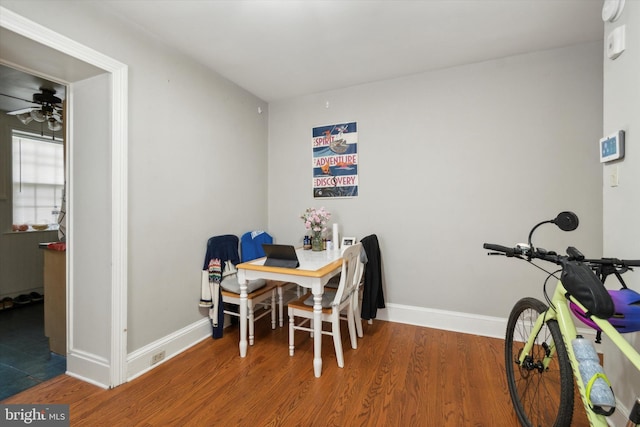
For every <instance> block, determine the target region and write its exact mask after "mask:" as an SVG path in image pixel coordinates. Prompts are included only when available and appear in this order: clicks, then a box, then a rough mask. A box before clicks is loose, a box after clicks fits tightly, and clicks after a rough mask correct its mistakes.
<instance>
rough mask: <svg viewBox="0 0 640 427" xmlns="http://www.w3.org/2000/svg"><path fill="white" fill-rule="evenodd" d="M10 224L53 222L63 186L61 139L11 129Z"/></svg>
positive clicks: (55, 218)
mask: <svg viewBox="0 0 640 427" xmlns="http://www.w3.org/2000/svg"><path fill="white" fill-rule="evenodd" d="M12 145H13V154H12V166H13V169H12V170H13V224H56V225H57V217H58V210H59V209H60V203H61V200H62V191H63V187H64V159H63V156H64V151H63V145H62V140H60V139H54V140H52V139H50V138H42V137H40V136H38V135H35V134H30V133H26V132H20V131H13V138H12Z"/></svg>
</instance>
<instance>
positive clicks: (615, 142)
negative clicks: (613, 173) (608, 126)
mask: <svg viewBox="0 0 640 427" xmlns="http://www.w3.org/2000/svg"><path fill="white" fill-rule="evenodd" d="M623 157H624V131H623V130H619V131H618V132H616V133H614V134H612V135H609V136H605V137H604V138H602V139H601V140H600V163H606V162H610V161H612V160H618V159H621V158H623Z"/></svg>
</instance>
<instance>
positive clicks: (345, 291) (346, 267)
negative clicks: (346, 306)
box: [332, 243, 362, 307]
mask: <svg viewBox="0 0 640 427" xmlns="http://www.w3.org/2000/svg"><path fill="white" fill-rule="evenodd" d="M361 250H362V245H361V244H360V243H358V244H355V245H352V246H350V247H348V248H347V249H345V251H344V253H343V254H342V259H343V262H342V272H341V274H340V284H339V285H338V289H337V290H336V297H335V299H334V300H333V304H332V306H334V307H337V306H339V305H340V304H341V303H342V302H343V301H345V300H346V299H347V298H350V297H351V295H352V294H353V292H354V290H355V289H357V287H358V281H359V278H360V275H359V274H358V270H360V268H361V264H362V263H361V262H360V251H361Z"/></svg>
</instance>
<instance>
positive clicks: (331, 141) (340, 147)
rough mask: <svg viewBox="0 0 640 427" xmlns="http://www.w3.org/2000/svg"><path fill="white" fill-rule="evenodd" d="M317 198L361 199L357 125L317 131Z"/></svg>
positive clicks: (314, 155)
mask: <svg viewBox="0 0 640 427" xmlns="http://www.w3.org/2000/svg"><path fill="white" fill-rule="evenodd" d="M311 144H312V147H313V158H312V162H313V197H315V198H339V197H357V196H358V127H357V123H356V122H350V123H341V124H335V125H327V126H320V127H316V128H313V132H312V138H311Z"/></svg>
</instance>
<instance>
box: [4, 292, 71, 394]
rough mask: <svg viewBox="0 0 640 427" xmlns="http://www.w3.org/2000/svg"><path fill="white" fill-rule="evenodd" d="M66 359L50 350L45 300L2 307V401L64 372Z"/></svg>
mask: <svg viewBox="0 0 640 427" xmlns="http://www.w3.org/2000/svg"><path fill="white" fill-rule="evenodd" d="M66 368H67V359H66V358H65V357H62V356H60V355H57V354H55V353H51V352H50V351H49V339H48V338H46V337H45V336H44V303H42V302H39V303H31V304H28V305H25V306H17V307H14V308H12V309H8V310H0V401H1V400H3V399H6V398H7V397H9V396H12V395H14V394H16V393H19V392H21V391H22V390H26V389H28V388H29V387H33V386H34V385H37V384H40V383H41V382H43V381H45V380H48V379H50V378H53V377H55V376H57V375H60V374H63V373H64V372H65V370H66Z"/></svg>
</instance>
